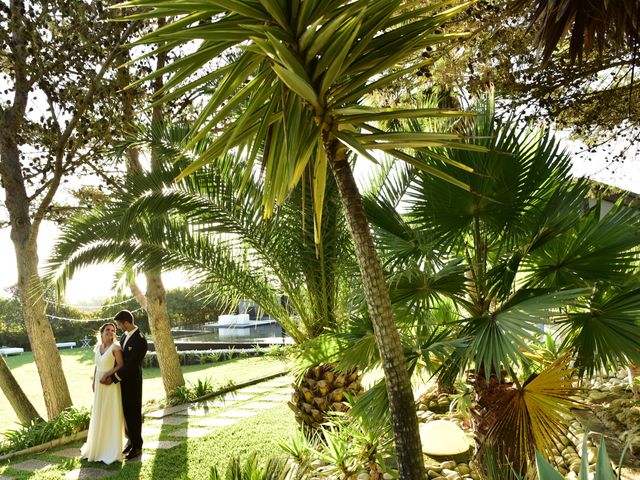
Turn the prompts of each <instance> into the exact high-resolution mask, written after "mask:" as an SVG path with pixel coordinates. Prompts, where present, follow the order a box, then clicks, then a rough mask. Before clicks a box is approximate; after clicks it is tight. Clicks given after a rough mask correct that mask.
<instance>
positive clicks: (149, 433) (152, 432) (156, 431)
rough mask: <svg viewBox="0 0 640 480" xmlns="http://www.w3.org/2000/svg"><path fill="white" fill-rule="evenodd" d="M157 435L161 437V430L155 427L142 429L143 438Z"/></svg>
mask: <svg viewBox="0 0 640 480" xmlns="http://www.w3.org/2000/svg"><path fill="white" fill-rule="evenodd" d="M155 435H160V429H159V428H155V427H142V436H144V437H153V436H155Z"/></svg>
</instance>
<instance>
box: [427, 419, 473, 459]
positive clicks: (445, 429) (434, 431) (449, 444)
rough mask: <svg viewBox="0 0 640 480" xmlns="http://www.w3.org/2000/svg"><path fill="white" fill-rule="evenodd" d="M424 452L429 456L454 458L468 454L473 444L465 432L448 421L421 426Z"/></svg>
mask: <svg viewBox="0 0 640 480" xmlns="http://www.w3.org/2000/svg"><path fill="white" fill-rule="evenodd" d="M420 439H421V440H422V451H423V452H424V453H426V454H427V455H437V456H447V457H449V456H451V457H452V456H454V455H460V454H463V453H466V452H467V451H469V448H471V444H470V443H469V440H468V438H467V436H466V434H465V433H464V431H463V430H462V429H461V428H460V427H459V426H458V425H456V424H455V423H453V422H449V421H448V420H433V421H431V422H428V423H421V424H420Z"/></svg>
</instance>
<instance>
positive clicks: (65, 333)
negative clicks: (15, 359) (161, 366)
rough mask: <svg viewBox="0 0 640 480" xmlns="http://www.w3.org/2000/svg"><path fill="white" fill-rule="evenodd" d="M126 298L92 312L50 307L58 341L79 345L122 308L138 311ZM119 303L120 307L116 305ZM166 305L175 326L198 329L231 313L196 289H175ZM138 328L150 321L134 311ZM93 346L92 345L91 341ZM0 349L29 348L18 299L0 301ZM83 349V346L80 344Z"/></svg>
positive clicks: (48, 313) (114, 299)
mask: <svg viewBox="0 0 640 480" xmlns="http://www.w3.org/2000/svg"><path fill="white" fill-rule="evenodd" d="M124 299H125V298H124V297H121V296H120V297H118V296H116V297H112V298H109V299H107V300H105V301H104V302H103V303H104V305H105V306H104V307H102V308H100V309H94V310H91V311H88V310H83V309H81V308H78V307H75V306H68V305H64V304H58V305H56V304H55V303H54V302H49V303H48V304H47V315H48V318H49V320H50V323H51V327H52V329H53V332H54V336H55V338H56V341H57V342H72V341H73V342H78V341H79V340H80V339H81V338H84V337H85V336H88V337H92V336H93V335H94V334H95V332H96V331H97V330H98V328H99V327H100V325H101V324H103V323H104V322H105V321H106V319H108V318H112V317H113V316H114V315H115V314H116V312H118V311H119V310H122V309H125V308H126V309H129V310H131V311H135V310H138V309H139V306H138V304H137V302H136V300H135V299H131V300H130V301H129V302H127V303H119V302H122V301H123V300H124ZM116 303H118V304H117V305H114V304H116ZM167 304H168V305H167V306H168V311H169V316H170V319H171V326H172V327H185V326H188V327H197V326H199V325H201V324H203V323H206V322H213V321H215V320H216V319H217V318H218V315H220V314H222V313H226V312H228V311H230V309H229V308H225V306H224V305H223V304H221V303H219V302H216V301H215V300H211V299H207V298H204V297H202V296H201V295H200V293H199V291H198V290H197V289H196V288H176V289H174V290H169V291H168V292H167ZM135 318H136V323H137V325H138V326H139V327H140V328H141V329H142V330H143V331H144V332H145V333H148V332H149V322H148V318H147V314H146V312H145V311H144V310H138V311H136V312H135ZM92 344H93V342H92ZM0 346H8V347H21V348H24V349H25V350H27V349H29V339H28V337H27V334H26V333H25V328H24V320H23V318H22V311H21V309H20V301H19V299H18V298H17V296H15V295H12V296H10V297H8V298H0ZM78 346H80V344H78Z"/></svg>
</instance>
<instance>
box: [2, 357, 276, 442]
mask: <svg viewBox="0 0 640 480" xmlns="http://www.w3.org/2000/svg"><path fill="white" fill-rule="evenodd" d="M60 356H61V358H62V368H63V369H64V371H65V377H66V378H67V383H68V385H69V391H70V393H71V399H72V401H73V404H74V406H76V407H80V406H85V407H91V405H93V391H92V389H91V382H92V378H93V368H94V353H93V351H92V349H90V348H84V349H73V350H61V351H60ZM6 360H7V364H8V365H9V368H10V369H11V371H12V373H13V375H14V376H15V377H16V379H17V380H18V383H19V384H20V386H21V387H22V389H23V390H24V391H25V393H26V394H27V396H28V397H29V399H30V400H31V402H32V403H33V405H34V406H35V408H36V409H37V410H38V412H39V413H40V415H42V417H43V418H46V409H45V406H44V397H43V395H42V387H41V386H40V379H39V377H38V372H37V370H36V365H35V362H34V361H33V355H32V354H31V353H30V352H26V353H23V354H22V355H19V356H11V357H7V358H6ZM287 366H288V365H287V362H286V361H285V360H283V359H280V358H274V357H253V358H238V359H233V360H228V361H225V362H218V363H209V364H205V365H188V366H183V367H182V372H183V374H184V377H185V381H186V382H187V383H195V382H197V380H198V379H205V378H207V377H209V378H210V379H211V380H212V382H213V384H214V385H219V386H222V385H225V384H227V383H228V382H231V381H232V382H235V383H241V382H246V381H248V380H252V379H255V378H259V377H263V376H265V375H269V374H272V373H277V372H280V371H282V370H284V369H286V368H287ZM143 372H144V384H143V402H145V403H146V402H149V401H160V400H163V399H164V397H165V394H164V387H163V385H162V377H161V375H160V369H159V368H145V369H144V370H143ZM17 422H18V419H17V418H16V416H15V413H14V411H13V409H12V408H11V405H10V404H9V401H8V400H7V399H6V398H5V396H4V394H3V393H2V392H1V391H0V434H1V433H2V432H4V431H5V430H8V429H12V428H16V427H17V426H18V423H17Z"/></svg>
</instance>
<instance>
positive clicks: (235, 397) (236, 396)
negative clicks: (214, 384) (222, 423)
mask: <svg viewBox="0 0 640 480" xmlns="http://www.w3.org/2000/svg"><path fill="white" fill-rule="evenodd" d="M242 391H243V392H244V390H242ZM254 396H255V395H246V394H244V393H236V394H234V393H230V394H229V395H228V398H230V399H231V400H235V401H236V402H243V401H244V400H249V399H251V398H253V397H254Z"/></svg>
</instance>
